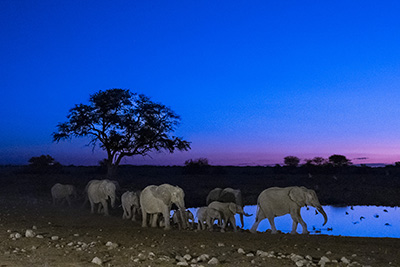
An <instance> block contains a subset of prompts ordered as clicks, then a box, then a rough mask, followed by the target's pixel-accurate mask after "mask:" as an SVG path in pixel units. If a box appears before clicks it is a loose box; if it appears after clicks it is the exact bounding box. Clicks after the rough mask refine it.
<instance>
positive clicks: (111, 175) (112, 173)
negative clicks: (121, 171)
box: [107, 164, 118, 180]
mask: <svg viewBox="0 0 400 267" xmlns="http://www.w3.org/2000/svg"><path fill="white" fill-rule="evenodd" d="M117 167H118V166H117V165H114V164H108V165H107V178H108V179H110V180H115V177H116V176H117Z"/></svg>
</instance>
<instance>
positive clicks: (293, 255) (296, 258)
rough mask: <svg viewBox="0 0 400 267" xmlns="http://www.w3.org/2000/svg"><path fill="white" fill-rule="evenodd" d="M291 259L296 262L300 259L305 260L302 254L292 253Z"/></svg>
mask: <svg viewBox="0 0 400 267" xmlns="http://www.w3.org/2000/svg"><path fill="white" fill-rule="evenodd" d="M290 259H291V260H292V261H294V262H297V261H300V260H304V258H303V256H300V255H296V254H292V255H291V256H290Z"/></svg>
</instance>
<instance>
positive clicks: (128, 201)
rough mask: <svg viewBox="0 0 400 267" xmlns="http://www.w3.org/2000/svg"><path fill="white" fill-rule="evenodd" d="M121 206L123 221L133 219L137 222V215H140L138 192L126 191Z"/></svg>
mask: <svg viewBox="0 0 400 267" xmlns="http://www.w3.org/2000/svg"><path fill="white" fill-rule="evenodd" d="M121 205H122V209H123V210H124V213H123V214H122V219H130V218H131V219H132V221H136V215H137V214H138V213H139V210H140V204H139V196H138V194H137V193H136V192H132V191H126V192H125V193H123V194H122V196H121Z"/></svg>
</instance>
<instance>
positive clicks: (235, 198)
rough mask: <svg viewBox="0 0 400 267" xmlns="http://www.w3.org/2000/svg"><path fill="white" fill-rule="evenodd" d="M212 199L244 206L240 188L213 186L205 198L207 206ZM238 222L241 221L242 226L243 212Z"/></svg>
mask: <svg viewBox="0 0 400 267" xmlns="http://www.w3.org/2000/svg"><path fill="white" fill-rule="evenodd" d="M214 201H219V202H223V203H230V202H232V203H235V204H236V205H238V206H240V207H241V208H242V209H243V207H244V203H243V196H242V192H241V191H240V189H233V188H230V187H227V188H225V189H222V188H214V189H213V190H211V191H210V192H209V193H208V195H207V198H206V205H207V206H208V205H209V204H210V203H211V202H214ZM239 216H240V223H241V225H242V226H241V228H243V226H244V222H243V214H240V215H239Z"/></svg>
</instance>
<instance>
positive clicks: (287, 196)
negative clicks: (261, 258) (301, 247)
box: [250, 186, 328, 234]
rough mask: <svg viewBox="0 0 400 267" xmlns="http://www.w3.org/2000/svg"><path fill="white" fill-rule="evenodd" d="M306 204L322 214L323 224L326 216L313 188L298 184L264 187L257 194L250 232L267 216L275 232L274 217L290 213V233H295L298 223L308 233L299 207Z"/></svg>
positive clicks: (253, 231) (254, 230) (326, 218)
mask: <svg viewBox="0 0 400 267" xmlns="http://www.w3.org/2000/svg"><path fill="white" fill-rule="evenodd" d="M307 205H310V206H313V207H315V208H316V209H317V210H318V211H319V212H320V213H321V214H322V216H324V223H323V225H325V224H326V222H327V221H328V216H327V215H326V213H325V211H324V209H323V208H322V206H321V204H320V203H319V200H318V197H317V194H316V193H315V191H314V190H311V189H307V188H305V187H298V186H292V187H285V188H281V187H271V188H268V189H265V190H264V191H262V192H261V194H260V195H259V196H258V200H257V215H256V221H255V223H254V224H253V226H252V227H251V229H250V232H252V233H255V232H256V231H257V227H258V225H259V224H260V222H261V221H262V220H264V219H265V218H267V219H268V221H269V223H270V225H271V230H272V233H273V234H275V233H277V230H276V227H275V221H274V218H275V217H278V216H282V215H285V214H288V213H290V216H291V217H292V220H293V225H292V231H291V234H296V233H297V232H296V229H297V225H298V223H300V224H301V226H302V228H303V232H302V233H303V234H308V233H309V232H308V230H307V224H306V223H305V222H304V220H303V218H302V217H301V214H300V209H301V207H304V206H307Z"/></svg>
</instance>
